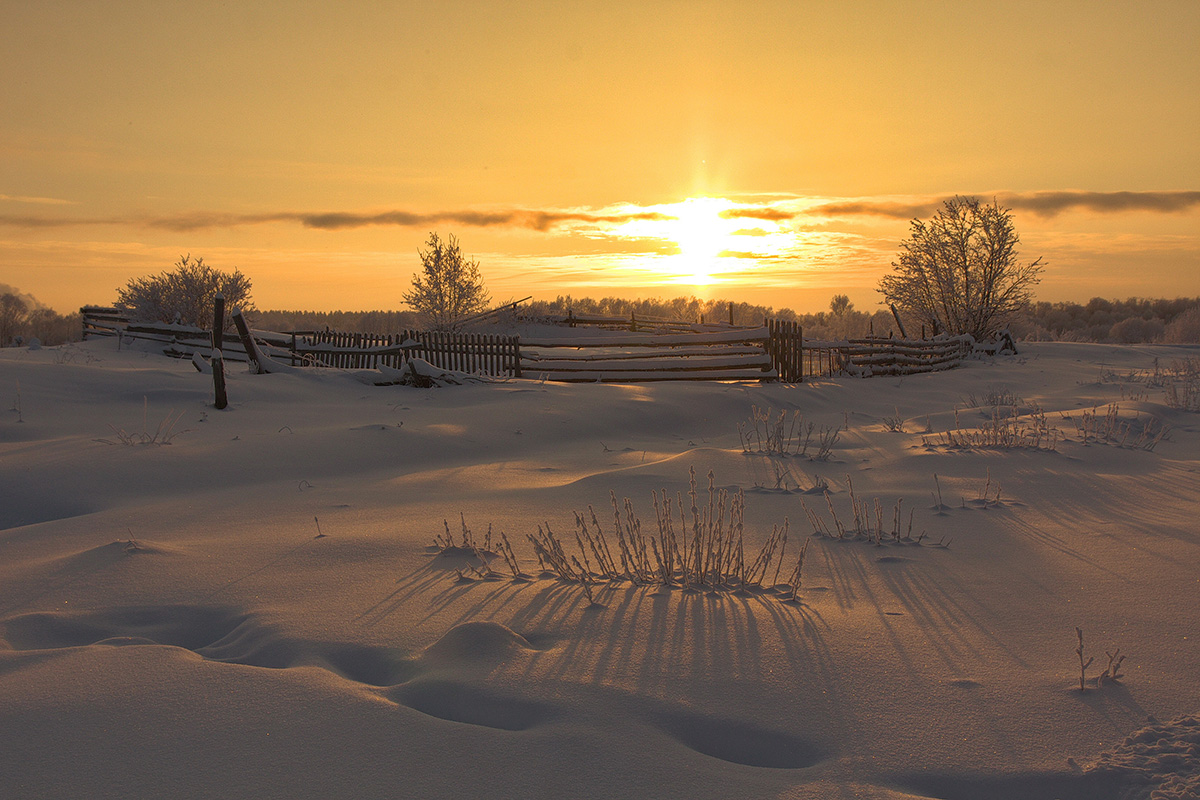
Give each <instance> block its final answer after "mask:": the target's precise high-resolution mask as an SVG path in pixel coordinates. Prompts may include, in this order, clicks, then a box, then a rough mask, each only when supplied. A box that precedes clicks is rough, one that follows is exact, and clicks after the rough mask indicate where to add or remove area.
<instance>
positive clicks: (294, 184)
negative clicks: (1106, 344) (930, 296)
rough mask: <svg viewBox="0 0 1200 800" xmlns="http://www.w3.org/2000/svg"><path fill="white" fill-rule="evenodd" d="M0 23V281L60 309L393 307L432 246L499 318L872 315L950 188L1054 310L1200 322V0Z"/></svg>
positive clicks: (5, 8)
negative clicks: (691, 302) (582, 311)
mask: <svg viewBox="0 0 1200 800" xmlns="http://www.w3.org/2000/svg"><path fill="white" fill-rule="evenodd" d="M0 10H2V12H3V13H2V19H3V25H2V26H0V109H2V111H3V114H2V116H0V284H7V285H9V286H13V287H16V288H19V289H20V290H21V291H23V292H26V293H30V294H32V295H34V296H35V297H36V298H38V299H39V300H40V301H42V302H43V303H46V304H47V305H50V306H52V307H54V308H56V309H57V310H59V311H63V312H66V311H70V310H74V309H76V308H78V307H79V306H80V305H82V304H85V303H109V302H112V300H113V299H114V298H115V291H116V289H117V287H119V286H122V285H124V283H125V282H126V281H127V280H128V279H129V278H131V277H135V276H138V275H144V274H149V273H155V272H159V271H162V270H165V269H168V268H169V267H170V266H171V264H172V262H174V261H175V260H176V259H177V258H178V257H179V256H180V255H183V254H185V253H190V254H191V255H193V256H203V257H204V258H205V260H206V262H207V263H210V264H212V265H213V266H216V267H220V268H227V269H228V268H233V267H238V268H240V269H241V270H242V271H243V272H245V273H247V275H248V276H249V277H250V278H251V279H252V280H253V282H254V297H255V300H256V301H257V303H258V305H259V306H260V307H262V308H292V309H299V308H305V309H314V310H334V309H346V310H350V309H355V310H357V309H375V308H398V307H399V304H400V296H401V294H402V293H403V292H404V291H405V289H406V288H408V286H409V285H410V281H411V278H412V275H413V272H414V271H415V270H416V269H418V268H419V262H418V259H417V250H418V248H419V247H421V245H422V244H423V242H424V240H425V239H426V237H427V236H428V234H429V232H430V231H438V232H439V233H442V234H443V235H445V234H449V233H453V234H455V235H457V236H458V238H459V239H460V241H461V243H462V246H463V249H464V251H465V252H466V253H467V254H468V255H471V256H474V257H476V258H478V259H479V261H480V265H481V271H482V273H483V276H484V278H485V280H486V282H487V284H488V287H489V288H490V289H491V292H492V295H493V297H494V298H495V299H496V300H504V299H510V298H513V299H515V298H520V297H524V296H526V295H534V296H536V297H553V296H555V295H558V294H572V295H575V296H584V295H590V296H603V295H623V296H635V295H636V296H661V297H673V296H677V295H691V294H695V295H698V296H703V297H714V296H715V297H720V298H724V299H733V300H746V301H751V302H760V303H766V304H770V305H774V306H776V307H780V306H790V307H792V308H795V309H796V310H799V311H810V310H818V309H820V308H824V307H827V306H828V302H829V298H830V297H831V296H832V295H833V294H834V293H845V294H848V295H850V297H851V299H852V300H853V301H854V302H855V303H856V305H857V306H858V307H860V308H864V309H869V308H872V307H874V305H875V303H877V302H878V295H877V294H876V292H875V291H874V287H875V286H876V284H877V282H878V280H879V277H880V276H881V275H883V274H884V273H885V272H886V271H887V270H888V269H889V268H890V267H889V264H890V262H891V261H892V260H893V258H894V257H895V253H896V250H897V245H898V243H899V242H900V241H901V240H902V239H903V238H904V237H905V236H906V235H907V232H908V221H909V220H910V219H912V218H913V217H914V216H928V215H929V214H930V213H931V209H934V208H936V206H937V203H938V201H939V200H940V199H942V198H945V197H948V196H951V195H954V194H976V195H980V196H984V197H987V198H989V199H990V198H993V197H994V198H996V199H997V200H998V201H999V202H1000V203H1001V204H1002V205H1005V206H1008V207H1009V208H1011V209H1012V210H1013V214H1014V218H1015V221H1016V225H1017V229H1018V230H1019V231H1020V233H1021V236H1022V248H1021V249H1022V254H1023V255H1024V256H1027V257H1028V258H1034V257H1037V256H1042V257H1044V259H1045V261H1046V263H1047V269H1046V272H1045V276H1044V280H1043V282H1042V284H1041V286H1040V287H1039V291H1038V297H1039V299H1046V300H1067V299H1073V300H1087V299H1088V298H1090V297H1093V296H1105V297H1127V296H1132V295H1138V296H1154V297H1158V296H1164V297H1175V296H1180V295H1190V296H1195V295H1200V97H1198V90H1197V87H1200V48H1198V47H1197V46H1196V42H1198V41H1200V3H1197V2H1194V1H1193V0H1179V1H1178V2H1154V1H1153V0H1146V1H1144V2H1120V3H1118V2H1104V0H1089V1H1088V2H1053V1H1050V2H1048V1H1047V0H1041V2H989V3H953V2H839V3H831V2H827V0H826V1H824V2H798V1H795V0H793V1H792V2H736V3H735V2H712V3H704V2H656V1H655V0H637V2H623V0H609V1H608V2H604V3H598V2H570V0H555V2H512V3H502V2H483V1H482V0H481V1H479V2H444V1H439V2H394V3H389V2H354V1H353V0H351V1H350V2H346V0H342V2H328V3H315V2H296V3H277V2H272V3H265V2H254V1H253V0H243V2H236V3H231V2H202V1H194V2H178V3H176V2H164V1H163V0H155V1H154V2H115V1H114V2H84V1H83V0H77V1H74V2H49V1H48V2H37V3H30V2H24V1H23V0H22V1H21V2H17V1H15V0H0Z"/></svg>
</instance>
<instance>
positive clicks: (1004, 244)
mask: <svg viewBox="0 0 1200 800" xmlns="http://www.w3.org/2000/svg"><path fill="white" fill-rule="evenodd" d="M910 231H911V232H910V234H909V238H908V239H907V240H905V241H904V242H902V243H901V244H900V258H899V261H894V262H892V272H891V274H889V275H885V276H884V278H883V279H882V280H881V281H880V284H879V292H880V293H882V294H883V296H884V297H885V298H887V300H888V302H891V303H895V304H896V305H897V306H898V307H899V308H900V310H901V311H903V312H906V313H908V314H910V315H911V316H913V317H914V318H916V319H917V320H919V321H920V322H922V323H924V324H926V325H929V326H930V327H932V328H933V329H934V330H938V331H942V332H945V333H956V334H958V333H969V334H971V335H972V336H974V337H975V338H976V339H986V338H988V337H991V336H993V335H994V334H996V333H997V332H998V331H1000V330H1001V329H1002V328H1003V327H1004V325H1005V324H1006V323H1007V322H1008V320H1009V319H1011V318H1012V317H1013V316H1014V315H1015V314H1016V313H1017V312H1019V311H1021V310H1022V309H1024V308H1025V307H1026V306H1028V305H1029V303H1030V301H1031V300H1032V299H1033V293H1032V288H1033V286H1034V284H1036V283H1037V282H1038V280H1039V276H1040V274H1041V271H1042V259H1041V258H1038V259H1035V260H1034V261H1028V262H1022V261H1020V259H1019V258H1018V253H1017V245H1018V244H1019V243H1020V241H1021V240H1020V237H1019V236H1018V235H1017V231H1016V229H1015V228H1014V227H1013V222H1012V214H1011V213H1010V212H1009V210H1008V209H1006V208H1001V207H1000V206H999V205H997V204H996V203H994V202H993V203H992V204H991V205H987V204H985V203H982V202H980V200H979V199H978V198H974V197H954V198H952V199H950V200H947V201H946V202H945V203H944V204H943V205H942V208H941V209H939V210H938V212H937V214H935V215H934V217H933V219H931V220H930V221H929V222H922V221H921V220H917V219H914V220H913V221H912V224H911V229H910Z"/></svg>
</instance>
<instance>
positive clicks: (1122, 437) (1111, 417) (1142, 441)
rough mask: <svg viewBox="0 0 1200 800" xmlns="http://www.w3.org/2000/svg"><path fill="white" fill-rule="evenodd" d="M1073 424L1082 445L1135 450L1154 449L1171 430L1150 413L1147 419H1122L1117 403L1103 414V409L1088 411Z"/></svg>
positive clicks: (1110, 405) (1073, 418) (1136, 416)
mask: <svg viewBox="0 0 1200 800" xmlns="http://www.w3.org/2000/svg"><path fill="white" fill-rule="evenodd" d="M1071 421H1072V422H1074V423H1075V433H1076V435H1077V436H1078V437H1079V441H1080V443H1081V444H1084V445H1088V444H1108V445H1115V446H1116V447H1125V448H1129V449H1132V450H1154V448H1155V447H1157V446H1158V443H1159V442H1161V441H1162V440H1163V439H1164V438H1166V436H1167V434H1169V433H1170V430H1171V429H1170V427H1168V426H1166V425H1163V424H1162V423H1161V422H1159V421H1158V420H1156V419H1155V418H1154V417H1152V416H1150V415H1148V414H1147V415H1146V416H1145V417H1143V416H1142V415H1141V414H1140V413H1135V414H1134V416H1133V417H1132V418H1130V419H1125V418H1122V417H1121V407H1120V406H1119V405H1118V404H1116V403H1111V404H1109V405H1108V407H1107V408H1105V409H1104V411H1103V412H1101V411H1100V410H1099V407H1095V408H1092V409H1091V411H1084V412H1083V413H1082V414H1080V415H1079V416H1077V417H1071Z"/></svg>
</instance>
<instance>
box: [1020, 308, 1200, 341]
mask: <svg viewBox="0 0 1200 800" xmlns="http://www.w3.org/2000/svg"><path fill="white" fill-rule="evenodd" d="M1012 332H1013V334H1014V335H1016V336H1017V337H1018V338H1020V339H1026V340H1029V341H1063V342H1114V343H1120V344H1133V343H1138V342H1165V343H1168V344H1200V297H1190V298H1189V297H1180V298H1176V299H1174V300H1150V299H1144V298H1140V297H1131V298H1129V299H1127V300H1105V299H1103V298H1100V297H1095V298H1092V299H1091V300H1089V301H1088V302H1087V303H1084V304H1080V303H1071V302H1064V303H1043V302H1035V303H1033V304H1031V305H1030V307H1029V308H1028V309H1027V310H1026V311H1025V312H1024V313H1023V314H1021V315H1020V316H1018V317H1017V318H1016V319H1015V320H1014V321H1013V325H1012Z"/></svg>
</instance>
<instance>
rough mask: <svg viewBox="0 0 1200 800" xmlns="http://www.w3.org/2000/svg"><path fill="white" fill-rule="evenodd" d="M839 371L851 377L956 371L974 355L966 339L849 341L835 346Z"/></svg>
mask: <svg viewBox="0 0 1200 800" xmlns="http://www.w3.org/2000/svg"><path fill="white" fill-rule="evenodd" d="M838 350H839V352H840V354H841V356H842V359H843V363H842V369H843V371H845V372H848V373H850V374H851V375H859V376H862V377H869V376H871V375H911V374H914V373H918V372H934V371H937V370H943V369H951V368H953V367H957V366H958V365H959V363H961V362H962V360H963V359H964V358H966V357H967V356H969V355H971V354H972V353H973V352H974V351H975V340H974V339H973V338H971V337H970V336H944V335H943V336H936V337H934V338H932V339H851V340H849V341H847V342H842V343H839V345H838Z"/></svg>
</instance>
